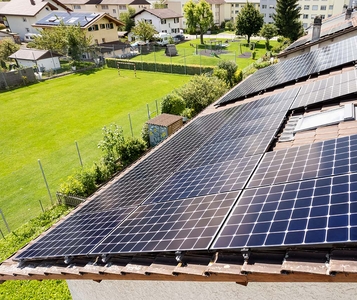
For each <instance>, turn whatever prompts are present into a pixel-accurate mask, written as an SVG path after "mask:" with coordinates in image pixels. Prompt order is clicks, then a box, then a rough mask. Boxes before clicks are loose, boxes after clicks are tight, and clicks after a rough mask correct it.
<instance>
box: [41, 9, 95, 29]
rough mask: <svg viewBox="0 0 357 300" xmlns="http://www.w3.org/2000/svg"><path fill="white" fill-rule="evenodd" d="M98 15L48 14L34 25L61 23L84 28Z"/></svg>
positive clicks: (80, 13)
mask: <svg viewBox="0 0 357 300" xmlns="http://www.w3.org/2000/svg"><path fill="white" fill-rule="evenodd" d="M99 15H100V14H98V13H92V12H71V13H68V12H63V11H56V12H52V13H50V14H48V15H47V16H46V17H44V18H42V19H40V20H39V21H37V22H36V23H35V24H36V25H46V26H57V25H59V24H60V23H61V22H63V23H64V24H65V25H78V24H79V25H80V26H81V27H83V26H86V25H87V24H88V23H90V22H91V21H93V20H94V19H95V18H97V17H98V16H99Z"/></svg>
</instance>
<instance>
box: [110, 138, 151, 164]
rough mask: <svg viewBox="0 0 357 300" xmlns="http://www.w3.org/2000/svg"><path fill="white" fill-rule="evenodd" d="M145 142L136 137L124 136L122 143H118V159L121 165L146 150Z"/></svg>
mask: <svg viewBox="0 0 357 300" xmlns="http://www.w3.org/2000/svg"><path fill="white" fill-rule="evenodd" d="M146 148H147V147H146V143H145V142H144V141H143V140H141V139H138V138H134V137H126V138H125V140H124V142H123V143H120V144H119V145H118V148H117V151H118V154H119V160H120V162H121V163H122V164H123V166H127V165H129V164H131V163H132V162H134V161H135V160H137V159H138V158H139V157H140V156H141V154H143V153H144V152H145V150H146Z"/></svg>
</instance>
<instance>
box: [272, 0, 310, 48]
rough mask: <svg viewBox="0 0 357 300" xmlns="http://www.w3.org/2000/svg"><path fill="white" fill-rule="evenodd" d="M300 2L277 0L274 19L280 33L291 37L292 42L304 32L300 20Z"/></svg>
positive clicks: (296, 0)
mask: <svg viewBox="0 0 357 300" xmlns="http://www.w3.org/2000/svg"><path fill="white" fill-rule="evenodd" d="M300 10H301V8H300V4H299V1H298V0H277V1H276V6H275V11H276V13H275V14H274V15H273V19H274V22H275V25H276V27H277V28H278V31H279V34H280V35H282V36H284V37H286V38H289V39H290V41H291V42H293V41H295V40H297V39H298V38H299V37H301V36H302V35H303V34H304V28H303V25H302V22H301V21H300Z"/></svg>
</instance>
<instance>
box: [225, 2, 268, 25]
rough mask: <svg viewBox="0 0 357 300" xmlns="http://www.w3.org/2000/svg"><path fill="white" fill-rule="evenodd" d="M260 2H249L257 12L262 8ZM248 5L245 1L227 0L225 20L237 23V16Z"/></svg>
mask: <svg viewBox="0 0 357 300" xmlns="http://www.w3.org/2000/svg"><path fill="white" fill-rule="evenodd" d="M260 2H261V1H260V0H250V1H249V3H251V4H253V6H254V8H256V9H257V10H259V8H260ZM246 4H247V1H244V0H225V6H224V19H225V20H230V21H233V22H236V20H237V15H238V14H239V12H240V11H241V9H242V8H243V7H244V6H245V5H246Z"/></svg>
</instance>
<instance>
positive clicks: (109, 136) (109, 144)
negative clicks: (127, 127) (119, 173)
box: [98, 124, 124, 160]
mask: <svg viewBox="0 0 357 300" xmlns="http://www.w3.org/2000/svg"><path fill="white" fill-rule="evenodd" d="M102 135H103V139H102V140H101V141H100V142H99V144H98V148H100V149H101V150H102V151H103V152H104V154H105V156H106V157H112V158H113V159H114V160H116V159H118V156H119V155H118V152H117V149H118V146H119V145H120V144H121V143H123V142H124V136H123V129H122V128H121V127H120V126H118V125H117V124H111V125H110V126H109V127H106V126H104V127H103V128H102Z"/></svg>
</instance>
